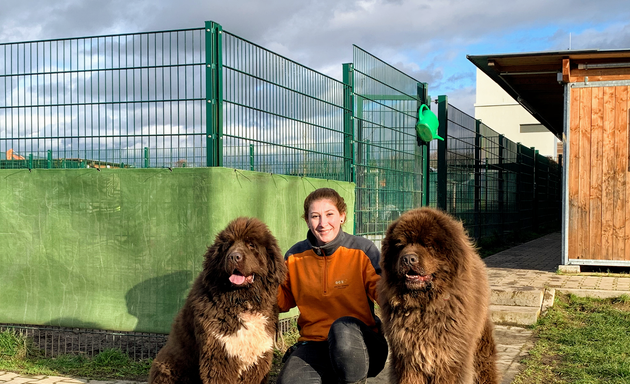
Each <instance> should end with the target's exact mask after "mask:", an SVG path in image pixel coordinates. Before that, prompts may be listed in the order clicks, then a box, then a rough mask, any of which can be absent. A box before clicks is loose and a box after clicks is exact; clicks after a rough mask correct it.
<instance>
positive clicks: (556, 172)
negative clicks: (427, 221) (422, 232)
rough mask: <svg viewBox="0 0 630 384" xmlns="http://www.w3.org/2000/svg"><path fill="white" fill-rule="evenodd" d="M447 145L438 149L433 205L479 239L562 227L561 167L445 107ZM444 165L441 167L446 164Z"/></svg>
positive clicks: (433, 158) (434, 150)
mask: <svg viewBox="0 0 630 384" xmlns="http://www.w3.org/2000/svg"><path fill="white" fill-rule="evenodd" d="M439 110H440V111H439V115H440V116H441V121H440V124H442V127H443V128H442V129H443V133H444V136H445V137H446V141H445V142H444V143H443V144H441V145H440V144H435V145H433V146H432V148H431V151H432V156H431V166H432V169H435V170H436V172H435V173H436V176H435V179H436V185H435V188H434V191H435V196H432V198H431V199H430V201H431V204H432V205H434V206H437V207H440V208H442V209H445V210H446V211H448V212H450V213H452V214H454V215H456V216H458V217H459V218H460V219H462V221H463V223H464V225H465V227H466V228H467V229H468V231H469V233H470V235H471V236H473V237H474V238H476V239H482V238H488V237H495V236H498V235H501V234H507V233H514V232H515V231H530V230H533V229H535V228H537V227H538V226H539V224H540V223H545V225H549V226H554V225H555V226H558V227H559V224H560V209H561V205H562V199H561V185H560V184H561V167H560V165H558V164H557V163H556V162H555V161H552V160H550V159H548V158H546V157H544V156H542V155H540V154H538V153H536V151H535V150H534V149H533V148H526V147H524V146H523V145H521V144H520V143H514V142H512V141H510V140H508V139H507V138H506V137H504V136H503V135H501V134H499V133H498V132H496V131H494V130H493V129H491V128H490V127H488V126H486V125H485V124H483V123H481V122H480V121H478V120H475V119H474V118H473V117H472V116H469V115H467V114H465V113H464V112H462V111H461V110H459V109H457V108H456V107H454V106H452V105H450V104H448V101H447V99H446V98H444V99H442V100H440V102H439ZM440 160H441V161H440Z"/></svg>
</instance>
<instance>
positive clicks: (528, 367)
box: [513, 295, 630, 384]
mask: <svg viewBox="0 0 630 384" xmlns="http://www.w3.org/2000/svg"><path fill="white" fill-rule="evenodd" d="M534 334H535V335H536V337H537V340H536V343H535V345H534V347H533V348H532V349H531V350H530V353H529V356H528V357H527V358H526V359H525V360H524V361H523V363H524V365H525V369H524V370H523V371H522V372H521V373H520V374H519V375H517V377H516V378H515V380H514V381H513V383H514V384H543V383H544V384H565V383H571V384H595V383H611V384H616V383H619V384H621V383H630V296H627V295H624V296H622V297H620V298H616V299H592V298H582V297H577V296H573V295H559V296H557V297H556V301H555V304H554V306H553V307H552V308H550V309H549V311H548V312H547V313H546V314H545V315H544V316H543V317H541V319H540V320H539V321H538V323H537V324H536V325H535V327H534Z"/></svg>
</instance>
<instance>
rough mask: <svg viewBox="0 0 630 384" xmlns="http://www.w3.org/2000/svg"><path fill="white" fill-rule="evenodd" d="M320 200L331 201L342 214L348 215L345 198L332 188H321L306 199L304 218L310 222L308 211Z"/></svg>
mask: <svg viewBox="0 0 630 384" xmlns="http://www.w3.org/2000/svg"><path fill="white" fill-rule="evenodd" d="M318 200H330V201H332V203H333V204H334V205H335V207H336V208H337V210H338V211H339V213H340V214H342V215H343V214H344V213H346V210H347V206H346V202H345V201H344V200H343V197H341V195H340V194H339V193H337V191H335V190H334V189H332V188H319V189H316V190H314V191H313V192H311V193H310V194H309V195H308V196H306V199H304V215H302V218H303V219H304V220H308V211H309V209H310V208H311V204H313V203H314V202H316V201H318Z"/></svg>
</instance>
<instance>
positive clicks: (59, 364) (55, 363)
mask: <svg viewBox="0 0 630 384" xmlns="http://www.w3.org/2000/svg"><path fill="white" fill-rule="evenodd" d="M298 337H299V332H298V329H297V322H296V321H295V320H293V321H292V323H291V326H290V329H289V330H288V331H287V332H285V333H284V334H283V336H282V338H281V339H280V340H279V341H278V342H277V345H276V346H275V348H274V357H273V366H272V369H271V374H270V383H269V384H273V383H275V380H276V377H277V376H278V373H280V368H281V367H282V363H281V361H282V356H283V355H284V351H285V350H286V349H287V348H288V347H290V346H291V345H293V344H294V343H295V342H297V339H298ZM151 362H152V360H151V359H145V360H141V361H134V360H132V359H130V358H129V356H128V355H127V354H126V353H124V352H122V351H121V350H119V349H107V350H105V351H103V352H101V353H99V354H98V355H96V356H94V357H93V358H90V357H86V356H82V355H62V356H58V357H45V356H43V355H42V354H41V351H39V350H38V349H37V348H35V347H34V346H33V345H32V343H31V341H30V340H29V339H28V338H26V337H25V336H22V335H20V334H18V333H15V332H13V331H10V330H7V331H3V332H0V371H10V372H17V373H20V374H26V375H44V376H73V377H83V378H90V379H97V380H107V379H119V380H134V381H146V380H147V378H148V376H149V369H150V367H151Z"/></svg>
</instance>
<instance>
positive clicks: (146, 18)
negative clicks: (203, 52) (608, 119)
mask: <svg viewBox="0 0 630 384" xmlns="http://www.w3.org/2000/svg"><path fill="white" fill-rule="evenodd" d="M206 20H213V21H216V22H218V23H220V24H221V25H222V26H223V29H224V30H226V31H228V32H230V33H233V34H236V35H237V36H239V37H242V38H245V39H247V40H249V41H251V42H254V43H256V44H259V45H261V46H263V47H267V48H269V49H271V50H273V51H274V52H277V53H279V54H281V55H284V56H287V57H288V58H290V59H292V60H295V61H297V62H299V63H301V64H303V65H305V66H308V67H311V68H314V69H316V70H320V71H322V72H324V73H326V74H329V75H331V76H334V77H337V78H340V77H341V65H342V63H345V62H351V61H352V44H356V45H358V46H360V47H361V48H363V49H365V50H367V51H368V52H371V53H373V54H375V55H377V56H378V57H380V58H381V59H382V60H384V61H386V62H388V63H390V64H392V65H394V66H395V67H397V68H399V69H401V70H403V71H405V72H406V73H407V74H409V75H410V76H412V77H414V78H416V79H418V80H420V81H423V82H428V83H429V85H430V88H434V89H436V90H438V91H440V92H446V91H448V92H452V93H457V94H461V95H469V94H470V91H469V90H470V87H473V88H474V68H473V67H472V64H470V63H469V62H468V61H467V60H466V59H465V55H466V54H470V53H474V54H487V53H492V52H497V51H499V50H500V51H501V53H511V52H522V51H523V50H528V51H530V50H560V49H566V48H568V36H569V34H571V36H572V48H573V49H582V48H600V49H604V48H605V49H609V48H628V47H630V24H629V23H628V21H627V20H630V7H628V5H627V1H626V0H603V1H599V2H584V1H581V0H558V1H554V2H549V1H546V0H532V1H528V2H507V1H505V0H450V1H428V0H318V1H313V0H310V1H295V0H268V1H264V2H263V1H258V0H255V1H254V0H232V1H225V0H210V1H208V0H180V1H177V2H175V1H170V0H168V1H167V0H153V1H148V0H124V1H123V0H111V1H106V2H103V1H98V2H97V1H94V0H58V1H54V2H50V1H48V0H24V1H20V2H17V1H16V2H14V4H12V5H11V6H10V7H3V11H2V13H1V14H0V41H2V42H9V41H24V40H36V39H51V38H60V37H78V36H92V35H100V34H107V33H127V32H139V31H157V30H169V29H182V28H195V27H202V26H203V25H204V21H206ZM471 50H475V52H471ZM468 99H469V98H468V97H462V98H461V100H468Z"/></svg>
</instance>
